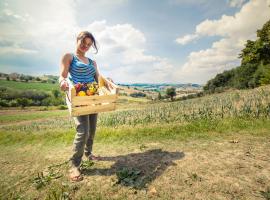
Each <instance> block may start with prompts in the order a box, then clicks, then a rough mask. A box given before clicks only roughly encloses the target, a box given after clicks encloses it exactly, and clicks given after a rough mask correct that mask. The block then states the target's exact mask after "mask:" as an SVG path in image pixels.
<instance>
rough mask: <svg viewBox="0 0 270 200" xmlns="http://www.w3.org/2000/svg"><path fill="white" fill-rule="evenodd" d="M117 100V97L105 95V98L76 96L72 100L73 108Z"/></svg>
mask: <svg viewBox="0 0 270 200" xmlns="http://www.w3.org/2000/svg"><path fill="white" fill-rule="evenodd" d="M116 100H117V95H104V96H97V95H94V96H82V97H79V96H76V97H74V98H73V99H72V107H75V106H80V105H91V104H98V103H106V102H107V103H111V102H115V101H116Z"/></svg>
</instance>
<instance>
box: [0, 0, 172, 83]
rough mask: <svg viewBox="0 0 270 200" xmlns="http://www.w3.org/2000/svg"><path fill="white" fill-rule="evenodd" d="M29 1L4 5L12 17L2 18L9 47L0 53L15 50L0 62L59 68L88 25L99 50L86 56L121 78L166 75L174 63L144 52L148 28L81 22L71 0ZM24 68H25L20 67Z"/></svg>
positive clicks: (40, 68) (146, 78) (52, 70)
mask: <svg viewBox="0 0 270 200" xmlns="http://www.w3.org/2000/svg"><path fill="white" fill-rule="evenodd" d="M125 2H126V0H122V1H121V0H119V1H118V4H121V3H125ZM28 3H29V4H31V5H32V6H31V7H28V6H27V5H25V3H23V2H21V1H15V0H14V1H13V2H10V3H9V4H8V5H7V6H6V8H5V9H8V11H9V12H7V11H6V13H3V12H2V15H5V19H10V22H9V23H5V22H2V23H1V22H0V24H1V25H3V27H4V28H5V30H6V31H5V32H1V33H0V42H1V41H2V44H5V47H3V48H1V51H0V56H1V54H2V55H3V54H9V55H12V56H8V57H7V56H6V58H5V63H4V64H2V65H1V64H0V65H1V66H0V67H4V66H10V63H13V64H14V66H17V65H19V63H20V62H21V63H22V62H23V63H24V67H27V68H28V69H30V68H31V69H37V70H36V73H38V72H41V71H42V72H44V71H46V70H47V74H48V73H54V74H55V73H59V61H60V58H61V55H62V54H63V53H65V52H74V50H75V42H76V35H77V34H78V33H79V32H80V31H82V30H89V31H90V32H92V33H93V34H94V36H95V37H96V39H97V41H98V45H99V47H100V48H99V53H98V54H97V55H95V54H92V53H93V52H94V51H91V52H92V53H91V52H90V53H89V54H88V56H90V57H94V59H96V60H97V63H98V66H99V68H100V70H101V71H102V73H104V75H106V76H110V77H112V78H113V79H115V81H117V82H162V81H167V80H168V79H167V78H168V74H170V71H171V70H170V69H171V68H172V67H173V66H172V65H171V64H170V63H169V61H168V60H167V59H166V58H160V57H158V56H154V55H151V54H147V53H146V50H145V48H146V42H147V39H146V37H145V35H144V33H143V32H142V31H140V30H139V29H137V28H135V27H134V26H133V25H131V24H128V23H125V24H112V25H109V24H108V23H107V21H106V20H99V21H92V22H90V23H88V25H84V26H83V25H79V23H78V21H76V16H77V13H76V10H75V9H74V8H78V7H77V6H78V5H77V4H76V2H74V1H72V0H63V1H52V0H47V1H42V3H40V2H36V1H34V0H28ZM98 4H106V5H108V2H107V1H99V2H98ZM79 11H80V9H78V12H79ZM14 15H20V16H26V20H21V19H16V21H14ZM1 38H2V40H1ZM3 38H5V40H3ZM10 41H13V42H10ZM15 47H16V48H15ZM30 54H31V55H30ZM31 56H32V58H31ZM33 56H34V58H35V59H33ZM8 59H10V60H8ZM14 59H16V62H17V63H18V64H16V63H15V61H14ZM8 62H9V63H8ZM25 71H28V70H25ZM20 72H22V73H23V69H22V68H21V71H20ZM168 72H169V73H168Z"/></svg>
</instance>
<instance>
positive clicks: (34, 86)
mask: <svg viewBox="0 0 270 200" xmlns="http://www.w3.org/2000/svg"><path fill="white" fill-rule="evenodd" d="M0 85H1V86H2V87H8V88H11V89H16V90H39V91H45V92H48V91H52V90H53V89H59V85H58V84H52V83H38V82H36V83H35V82H19V81H7V80H1V79H0Z"/></svg>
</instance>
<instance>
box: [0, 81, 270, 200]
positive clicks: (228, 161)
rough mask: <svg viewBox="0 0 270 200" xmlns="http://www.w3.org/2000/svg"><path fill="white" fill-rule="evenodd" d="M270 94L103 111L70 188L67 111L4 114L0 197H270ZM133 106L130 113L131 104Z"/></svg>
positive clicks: (243, 93)
mask: <svg viewBox="0 0 270 200" xmlns="http://www.w3.org/2000/svg"><path fill="white" fill-rule="evenodd" d="M269 97H270V87H269V86H266V87H262V88H259V89H254V90H246V91H230V92H227V93H223V94H217V95H211V96H206V97H203V98H198V99H191V100H187V101H181V102H172V103H147V102H136V103H134V104H132V103H130V104H129V103H128V102H124V103H123V105H119V108H120V109H119V110H117V111H114V112H109V113H100V114H99V118H98V128H97V133H96V138H95V143H94V153H95V154H97V155H100V156H102V160H101V161H98V162H97V161H95V162H89V161H86V160H85V158H84V161H83V163H82V166H81V168H82V171H83V175H84V180H83V181H82V182H79V183H72V182H70V181H69V180H68V163H67V160H68V159H69V157H70V155H71V150H72V142H73V139H74V134H75V129H74V123H73V120H72V119H71V118H70V117H68V115H67V111H66V110H64V111H57V110H52V111H34V110H32V111H27V110H26V111H21V110H18V111H16V110H9V111H3V110H2V111H1V116H0V123H1V126H0V148H1V151H0V167H1V170H0V177H1V179H0V180H1V181H0V199H183V200H184V199H213V200H214V199H243V200H244V199H262V200H263V199H268V200H269V199H270V158H269V155H270V148H269V146H270V131H269V130H270V117H269V106H270V103H269V102H270V101H269ZM127 105H129V106H127Z"/></svg>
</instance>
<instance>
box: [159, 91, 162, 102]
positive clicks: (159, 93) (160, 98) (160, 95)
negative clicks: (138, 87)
mask: <svg viewBox="0 0 270 200" xmlns="http://www.w3.org/2000/svg"><path fill="white" fill-rule="evenodd" d="M161 98H162V96H161V94H160V92H158V100H160V99H161Z"/></svg>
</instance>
